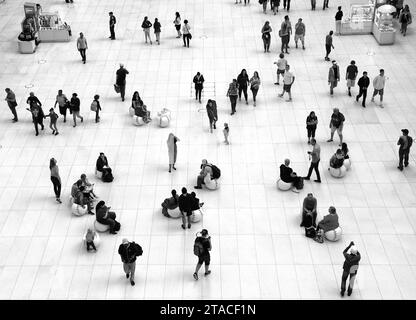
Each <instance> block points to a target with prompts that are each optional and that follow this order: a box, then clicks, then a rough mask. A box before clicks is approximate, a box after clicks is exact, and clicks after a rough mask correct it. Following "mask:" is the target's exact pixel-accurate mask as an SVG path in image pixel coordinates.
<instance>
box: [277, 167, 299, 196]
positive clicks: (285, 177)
mask: <svg viewBox="0 0 416 320" xmlns="http://www.w3.org/2000/svg"><path fill="white" fill-rule="evenodd" d="M289 164H290V160H289V159H285V163H284V164H282V165H281V166H280V179H281V180H282V181H283V182H286V183H291V184H292V185H293V186H294V187H295V188H294V190H293V191H295V192H298V188H297V186H298V185H299V182H300V179H301V177H298V176H297V174H296V172H293V170H292V168H290V167H289Z"/></svg>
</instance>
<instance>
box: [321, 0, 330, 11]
mask: <svg viewBox="0 0 416 320" xmlns="http://www.w3.org/2000/svg"><path fill="white" fill-rule="evenodd" d="M328 4H329V0H324V1H323V7H322V10H325V8H327V9H329V8H328Z"/></svg>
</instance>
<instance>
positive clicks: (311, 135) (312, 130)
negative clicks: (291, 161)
mask: <svg viewBox="0 0 416 320" xmlns="http://www.w3.org/2000/svg"><path fill="white" fill-rule="evenodd" d="M306 130H307V131H308V143H310V142H311V138H315V131H316V126H307V127H306Z"/></svg>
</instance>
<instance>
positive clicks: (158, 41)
mask: <svg viewBox="0 0 416 320" xmlns="http://www.w3.org/2000/svg"><path fill="white" fill-rule="evenodd" d="M155 36H156V42H157V44H160V32H155Z"/></svg>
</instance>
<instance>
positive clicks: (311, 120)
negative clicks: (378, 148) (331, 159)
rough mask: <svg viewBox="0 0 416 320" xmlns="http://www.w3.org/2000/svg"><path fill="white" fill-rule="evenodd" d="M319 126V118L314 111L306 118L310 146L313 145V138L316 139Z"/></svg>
mask: <svg viewBox="0 0 416 320" xmlns="http://www.w3.org/2000/svg"><path fill="white" fill-rule="evenodd" d="M317 125H318V117H317V116H316V115H315V112H314V111H311V113H309V116H307V117H306V130H307V131H308V144H310V143H311V137H312V138H315V131H316V126H317Z"/></svg>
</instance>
